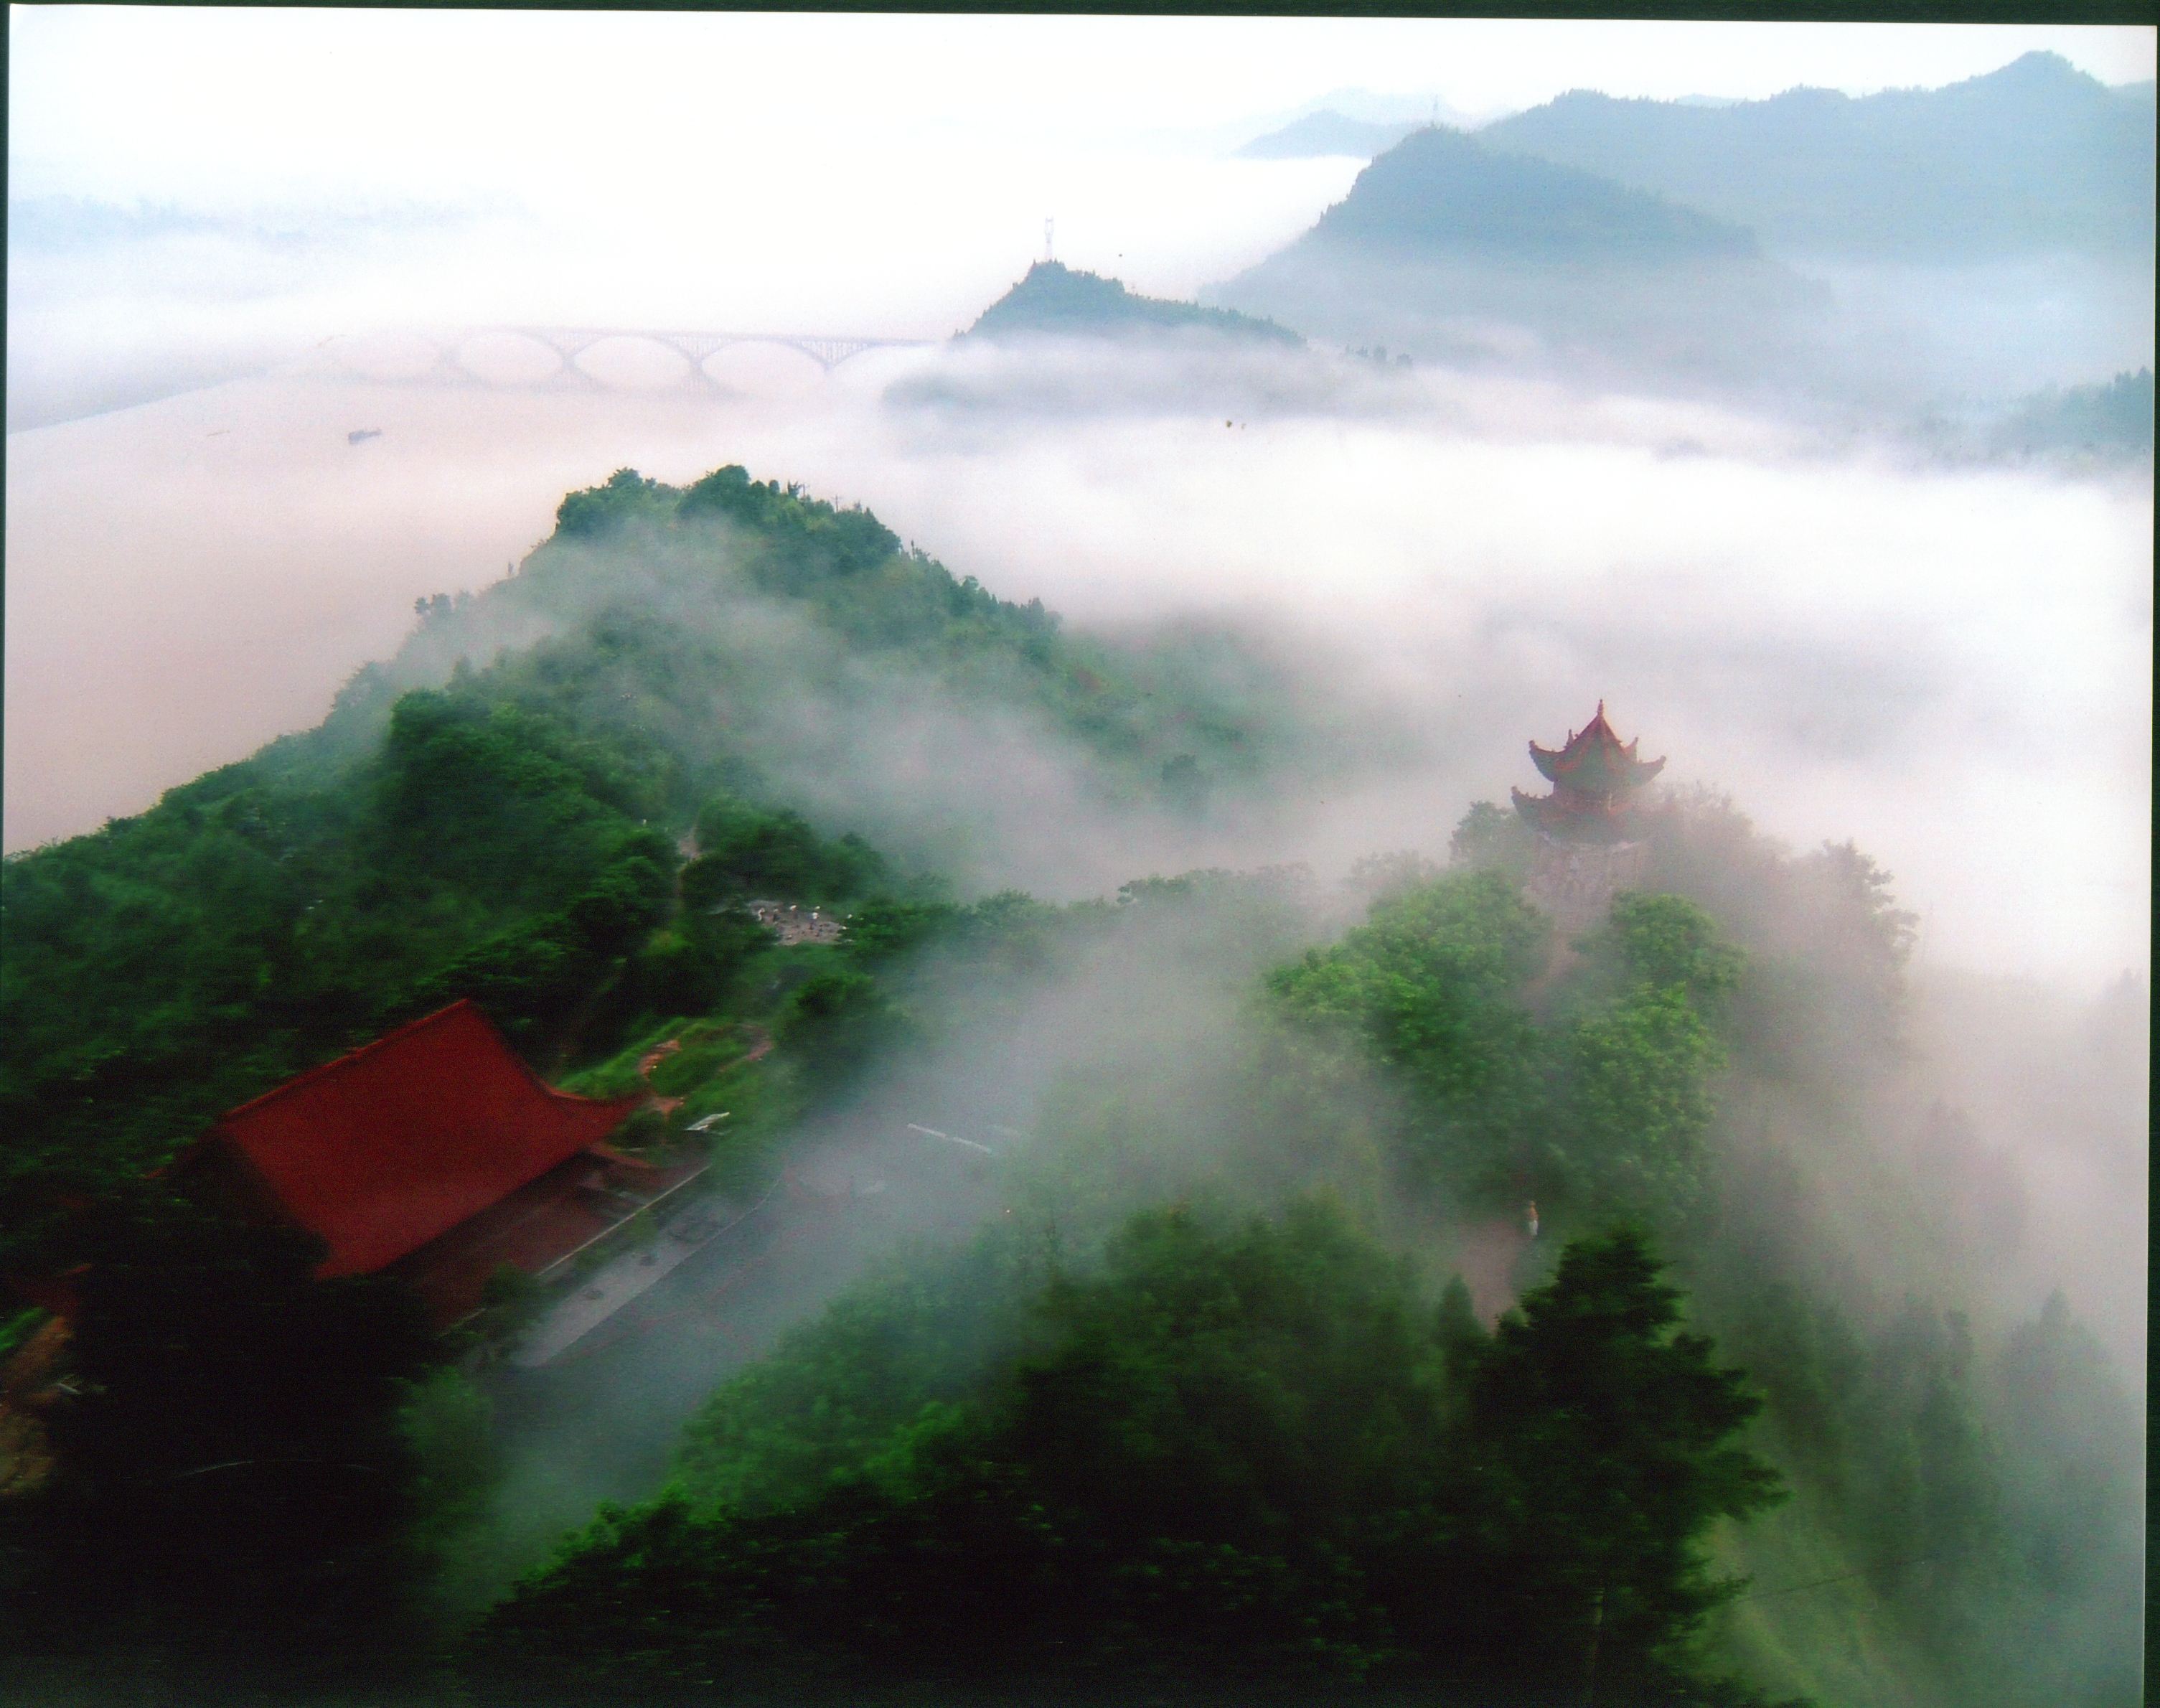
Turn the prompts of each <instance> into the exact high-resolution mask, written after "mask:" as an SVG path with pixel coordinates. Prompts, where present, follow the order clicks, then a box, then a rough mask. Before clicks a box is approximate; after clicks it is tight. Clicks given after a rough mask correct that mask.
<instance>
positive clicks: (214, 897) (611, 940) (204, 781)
mask: <svg viewBox="0 0 2160 1708" xmlns="http://www.w3.org/2000/svg"><path fill="white" fill-rule="evenodd" d="M420 605H421V610H420V616H421V620H420V623H419V625H418V628H417V630H416V631H415V633H414V634H413V636H412V638H411V639H410V640H409V641H408V643H407V645H406V646H404V647H403V649H402V651H401V652H399V654H398V655H397V657H395V658H393V659H392V660H390V661H388V662H386V663H383V664H379V665H371V666H369V667H366V668H364V669H363V670H361V672H358V674H357V675H356V677H354V679H353V680H352V681H351V682H350V683H348V684H347V685H346V687H345V689H344V691H343V692H342V693H340V695H339V696H338V698H337V702H336V704H335V709H333V710H332V712H331V714H330V716H329V718H328V719H325V722H324V724H322V725H321V726H320V727H319V729H314V730H312V731H309V732H307V733H306V734H304V735H294V736H290V737H287V738H283V739H282V740H278V741H276V742H273V744H271V745H269V746H268V747H267V748H266V749H264V750H262V752H260V753H258V754H257V755H254V756H253V757H252V758H250V759H247V760H245V761H241V762H239V763H236V764H233V765H230V766H225V767H223V768H221V769H220V770H218V771H212V772H210V773H209V774H208V775H206V776H202V777H200V778H199V779H197V780H196V781H194V782H192V783H190V784H187V785H185V786H184V787H179V788H175V789H173V790H171V791H169V792H168V793H167V794H166V795H165V796H164V798H163V799H161V800H160V801H159V802H158V803H157V805H156V806H154V807H152V808H150V809H149V810H148V811H147V812H143V813H142V814H140V815H139V816H138V817H135V818H127V819H122V820H117V821H115V822H113V823H110V824H108V825H106V827H105V828H103V829H102V830H101V831H99V832H97V833H95V834H93V835H88V836H83V837H78V838H74V839H72V840H70V841H68V842H65V843H62V844H56V845H54V846H50V847H47V848H44V849H37V850H34V851H32V852H29V853H27V854H20V855H16V856H11V857H10V858H9V859H8V861H7V862H6V864H5V866H4V868H0V882H4V889H3V890H0V907H4V917H5V923H6V931H7V942H8V953H7V956H6V958H5V963H4V966H0V1036H4V1040H5V1041H4V1044H0V1051H4V1055H0V1116H4V1125H5V1129H6V1132H7V1134H8V1138H7V1140H6V1145H5V1148H4V1150H0V1227H4V1228H6V1229H8V1233H9V1235H10V1237H12V1238H29V1237H30V1236H31V1235H32V1234H33V1233H34V1232H35V1231H36V1230H37V1229H38V1228H43V1227H45V1226H47V1225H49V1221H50V1218H51V1217H52V1216H53V1215H54V1214H56V1213H57V1211H58V1207H60V1204H61V1202H62V1201H63V1200H69V1201H72V1200H76V1199H79V1198H80V1196H81V1195H82V1194H83V1193H85V1192H87V1193H89V1194H90V1195H91V1196H92V1197H96V1195H97V1194H98V1192H99V1191H101V1189H102V1183H104V1182H106V1181H113V1180H117V1179H121V1178H132V1176H134V1175H135V1174H136V1173H138V1172H139V1171H141V1170H142V1169H143V1168H146V1167H148V1166H150V1165H153V1164H155V1163H157V1162H158V1161H160V1160H162V1159H164V1157H165V1156H167V1155H169V1154H171V1152H172V1151H173V1150H174V1149H175V1148H176V1147H178V1146H179V1145H182V1144H184V1143H185V1142H186V1141H188V1140H190V1139H192V1138H194V1137H195V1135H196V1134H198V1133H200V1131H201V1130H202V1129H203V1127H204V1125H205V1123H206V1122H207V1121H208V1120H210V1119H211V1118H213V1117H214V1116H215V1115H216V1114H218V1113H220V1112H221V1111H222V1110H224V1109H226V1108H231V1107H232V1106H234V1105H235V1104H236V1103H240V1102H241V1101H243V1100H245V1099H246V1098H249V1097H252V1096H254V1095H256V1094H257V1093H260V1092H262V1091H263V1090H265V1089H267V1088H269V1087H270V1086H272V1085H274V1084H276V1083H278V1082H279V1081H280V1080H282V1079H283V1078H284V1077H288V1075H290V1074H292V1073H293V1072H297V1071H299V1069H301V1068H303V1067H308V1066H310V1065H312V1064H313V1063H314V1062H318V1061H320V1060H322V1059H324V1058H325V1057H326V1056H330V1055H333V1054H335V1053H336V1052H337V1051H340V1050H341V1049H344V1048H346V1047H349V1046H351V1045H353V1044H356V1043H357V1042H359V1041H363V1040H364V1039H366V1038H367V1037H370V1036H374V1035H375V1034H376V1033H377V1032H379V1031H382V1030H384V1029H386V1028H387V1027H388V1026H389V1025H394V1024H397V1023H398V1022H399V1021H401V1020H405V1019H408V1018H411V1017H412V1016H413V1015H417V1014H419V1013H423V1012H425V1011H427V1010H428V1008H430V1007H431V1006H435V1005H440V1004H441V1003H443V1002H444V1001H447V1000H449V999H452V998H453V997H454V996H457V995H464V994H479V995H480V996H482V998H483V999H484V1000H485V1002H486V1003H487V1005H489V1008H490V1011H491V1013H493V1014H494V1015H496V1019H497V1020H499V1021H501V1022H502V1023H503V1024H505V1025H506V1026H507V1027H508V1028H509V1030H510V1031H511V1035H512V1036H513V1038H515V1039H518V1040H520V1041H522V1042H523V1043H525V1044H526V1046H527V1047H528V1048H529V1049H532V1050H534V1051H543V1052H545V1053H547V1054H548V1056H550V1057H551V1059H552V1057H553V1055H554V1054H555V1053H556V1052H558V1051H560V1050H562V1049H563V1048H564V1047H565V1046H567V1045H569V1043H571V1042H573V1041H574V1039H572V1038H571V1037H570V1036H569V1034H567V1033H566V1032H565V1031H564V1030H563V1027H564V1025H566V1024H568V1018H569V1016H570V1015H571V1014H572V1011H573V1010H574V1009H576V1008H577V1007H578V1005H579V1004H580V1003H582V1002H584V1000H585V999H587V998H589V997H590V996H592V995H593V994H594V992H595V989H597V988H599V987H601V986H605V985H609V984H610V981H614V982H615V984H620V982H621V981H622V980H623V979H628V980H629V985H630V987H631V988H630V989H628V991H627V994H626V995H625V998H624V999H625V1000H629V1001H633V1002H634V1001H636V1000H639V999H641V997H640V995H639V993H638V991H637V990H636V989H635V988H634V987H636V985H637V984H638V981H639V980H640V979H646V981H647V983H648V984H650V981H651V980H652V979H657V980H658V981H659V985H658V986H657V987H654V988H653V989H646V991H645V993H644V994H645V995H646V996H650V997H652V998H653V999H656V1000H658V999H664V998H665V996H666V994H667V990H666V987H667V981H668V980H669V979H672V978H673V977H674V976H675V973H672V972H670V971H669V970H668V968H669V966H670V965H671V964H672V963H668V962H667V955H668V954H669V953H675V951H674V950H671V949H669V948H667V946H666V945H664V944H663V945H662V946H661V947H660V948H659V949H657V950H655V949H654V947H653V944H652V940H651V939H652V931H653V928H654V927H655V926H656V925H657V923H659V922H660V921H662V919H663V918H664V917H665V916H666V915H667V911H668V908H669V896H670V890H671V885H672V879H673V875H674V873H675V870H676V869H677V867H678V864H679V860H680V858H681V857H680V855H679V854H678V848H677V841H678V837H679V836H680V835H681V834H682V833H684V832H687V831H688V829H689V828H690V826H691V824H692V823H693V819H694V818H696V817H697V815H698V812H699V810H700V808H701V807H704V806H705V805H706V804H707V803H708V802H710V801H711V800H712V799H714V797H715V796H716V795H722V794H725V795H728V796H730V797H734V798H739V799H741V800H744V801H747V802H752V803H755V804H757V805H759V806H761V807H763V808H765V809H768V810H775V811H776V810H780V809H782V808H787V807H801V808H802V810H804V811H805V812H808V813H809V814H810V815H811V817H812V818H813V819H815V820H816V821H817V822H818V825H819V827H820V828H822V829H823V831H824V833H826V834H827V835H828V836H829V835H834V834H838V833H843V832H848V831H851V830H858V829H867V830H870V831H871V832H872V833H876V834H877V839H878V840H879V841H880V844H881V845H883V846H886V847H889V848H891V849H894V850H895V851H896V854H898V855H899V856H900V857H901V859H903V861H906V860H907V857H908V856H909V855H910V854H913V855H914V856H915V859H914V860H913V861H912V862H910V863H911V864H915V865H917V866H922V865H927V864H933V863H934V864H935V865H936V866H937V869H938V870H941V871H942V872H945V873H948V874H950V873H956V872H957V873H958V875H959V876H960V877H961V879H962V880H963V882H964V881H966V877H967V874H968V870H969V862H970V859H971V857H972V855H973V854H974V853H975V852H977V851H978V850H979V847H980V846H981V845H982V844H985V843H987V842H989V841H993V840H994V839H996V838H999V837H1000V836H1003V835H1005V834H1006V833H1008V832H1009V831H1010V827H1011V825H1012V824H1013V823H1015V822H1025V821H1027V820H1029V819H1031V818H1033V819H1041V818H1045V817H1046V816H1047V815H1048V814H1049V813H1051V812H1052V811H1054V810H1057V809H1064V810H1069V811H1072V812H1083V811H1086V812H1097V813H1100V814H1103V815H1116V814H1120V813H1122V814H1125V815H1128V818H1127V819H1125V820H1122V821H1119V822H1130V820H1131V818H1145V816H1146V815H1148V814H1150V813H1161V814H1167V815H1171V817H1172V818H1176V819H1181V820H1182V819H1186V818H1191V817H1192V815H1195V814H1201V813H1204V812H1207V810H1208V797H1209V796H1210V794H1211V792H1216V791H1218V790H1219V791H1222V792H1234V791H1235V790H1236V789H1237V787H1238V785H1239V782H1240V780H1241V779H1243V780H1254V779H1257V778H1259V776H1263V775H1264V774H1265V773H1266V772H1267V771H1268V770H1269V768H1270V766H1273V765H1275V764H1277V763H1279V762H1280V761H1283V760H1284V759H1285V756H1286V755H1288V754H1289V752H1290V749H1291V747H1292V745H1294V743H1293V740H1292V737H1291V734H1290V730H1291V724H1290V715H1291V714H1290V713H1289V712H1288V711H1286V710H1285V706H1286V705H1287V704H1288V703H1290V697H1289V696H1287V695H1285V694H1282V693H1278V692H1276V691H1275V689H1274V688H1272V687H1271V686H1270V678H1269V677H1268V676H1267V673H1266V672H1264V670H1262V669H1261V668H1260V667H1259V666H1257V665H1256V664H1254V662H1253V661H1251V660H1250V659H1249V658H1247V657H1244V656H1243V655H1242V654H1240V653H1238V652H1237V650H1236V649H1235V648H1234V647H1232V646H1227V645H1225V644H1222V643H1218V642H1215V641H1208V640H1207V639H1205V638H1204V637H1202V638H1190V639H1187V640H1184V641H1179V642H1176V643H1166V644H1164V645H1161V646H1156V647H1155V648H1154V649H1153V650H1145V649H1140V648H1119V647H1115V646H1109V645H1106V644H1103V643H1101V642H1098V641H1093V640H1090V639H1088V638H1086V637H1084V636H1072V635H1069V634H1067V633H1065V632H1064V631H1062V629H1061V627H1060V625H1059V623H1058V620H1057V617H1056V616H1055V615H1053V614H1052V613H1050V612H1048V611H1046V610H1043V608H1042V607H1041V605H1040V603H1030V604H1028V605H1015V604H1013V603H1010V602H1009V601H1005V600H1000V599H999V598H997V597H996V596H994V594H991V593H989V591H987V590H986V589H984V588H982V587H981V586H980V585H979V584H977V583H976V582H975V581H974V579H971V578H956V577H955V576H953V574H951V573H950V572H948V570H946V569H945V568H943V567H942V565H940V564H938V563H936V562H935V561H933V560H932V559H931V558H928V557H927V555H925V554H923V553H921V552H919V551H916V550H913V549H911V548H903V546H902V544H901V542H900V541H899V539H898V538H896V537H895V536H894V534H893V533H892V532H890V530H889V529H887V528H886V527H884V526H883V524H881V523H880V522H878V520H877V519H876V518H875V517H873V516H872V515H870V513H869V512H868V511H864V510H860V509H839V508H835V507H834V506H831V505H828V504H825V503H823V502H820V501H816V500H813V499H810V498H807V497H806V496H802V494H801V493H800V492H799V491H797V490H796V489H793V488H783V487H782V486H781V485H779V484H778V483H776V482H763V483H761V482H757V481H754V480H750V477H749V475H747V474H746V473H745V471H744V470H741V469H740V468H727V469H723V470H719V471H718V472H717V473H715V474H713V475H709V476H707V477H706V478H704V480H699V481H698V482H697V483H695V484H694V485H690V486H688V487H687V488H682V489H678V488H675V487H672V486H668V485H662V484H660V483H657V482H655V481H652V480H645V479H643V478H641V477H640V476H638V475H636V474H634V473H631V471H628V470H624V471H622V472H620V473H618V474H617V475H615V476H614V477H613V478H612V479H610V480H608V481H607V482H606V483H605V484H604V485H600V486H596V487H594V488H591V489H589V490H588V491H582V492H577V493H573V494H572V495H570V496H569V497H568V498H566V499H565V500H564V501H563V504H562V506H561V508H560V511H559V512H558V517H557V526H556V529H555V532H554V534H553V537H552V538H550V539H549V540H548V542H547V543H545V544H543V546H541V547H540V548H537V550H535V551H534V552H533V553H532V554H531V555H530V556H529V557H528V558H527V559H526V561H525V562H524V563H523V564H522V566H521V567H520V568H519V569H518V571H517V573H516V574H513V575H512V576H511V577H509V578H508V579H505V580H504V581H501V582H499V583H497V584H495V585H494V586H492V587H491V588H489V589H485V591H483V592H482V593H480V594H478V595H476V596H468V595H460V597H459V598H457V599H455V600H452V599H449V598H448V597H442V596H438V597H436V598H434V599H430V600H423V601H421V602H420ZM851 807H852V809H853V810H852V814H851V812H850V808H851ZM1000 815H1002V816H1000ZM795 822H796V823H797V826H798V828H800V829H801V831H802V833H803V834H808V830H807V827H803V826H802V825H801V821H799V820H798V821H795ZM788 834H789V835H794V834H796V833H794V832H789V833H788ZM940 838H942V841H941V840H940ZM971 838H972V840H971ZM783 839H784V838H783ZM813 839H814V838H813ZM862 852H863V854H865V856H867V849H866V848H865V849H863V850H862ZM842 864H846V862H845V861H843V862H842ZM835 881H836V884H838V887H839V888H841V889H843V890H844V889H846V888H847V887H848V885H847V884H846V883H843V882H839V880H835ZM886 881H887V883H888V885H889V886H892V887H898V886H900V880H899V878H898V877H897V876H893V877H891V878H890V880H886ZM856 887H857V888H860V887H861V885H860V884H857V885H856ZM806 899H813V900H814V899H817V897H816V896H814V895H809V896H806ZM678 947H679V946H678ZM648 952H651V953H657V954H658V955H659V957H660V958H659V960H658V961H656V962H652V964H651V965H647V964H646V961H647V960H649V959H650V954H649V953H648ZM656 989H657V994H655V992H656ZM618 1018H620V1017H618ZM602 1030H603V1031H605V1027H604V1026H603V1027H602ZM0 1256H4V1254H0Z"/></svg>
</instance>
